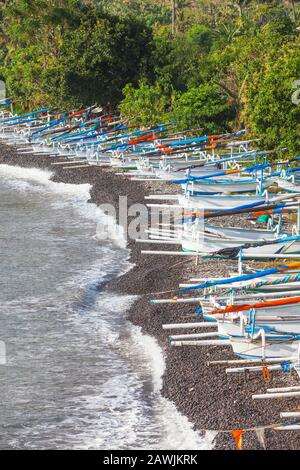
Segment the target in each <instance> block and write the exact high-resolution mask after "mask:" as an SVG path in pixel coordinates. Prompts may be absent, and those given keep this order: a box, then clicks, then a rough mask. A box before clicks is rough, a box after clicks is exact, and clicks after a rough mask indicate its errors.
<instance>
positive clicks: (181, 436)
mask: <svg viewBox="0 0 300 470" xmlns="http://www.w3.org/2000/svg"><path fill="white" fill-rule="evenodd" d="M50 178H51V173H50V172H46V171H41V170H37V169H23V168H19V167H12V166H7V165H0V217H1V223H0V261H1V271H0V299H1V307H0V341H1V342H3V343H4V344H5V348H6V364H4V365H0V408H1V409H0V449H202V448H203V449H204V448H210V447H211V439H210V436H209V435H206V436H205V437H204V438H203V437H201V436H200V435H199V434H198V433H197V432H195V431H193V428H192V425H191V424H190V423H189V421H188V420H187V418H186V417H184V416H182V415H181V414H180V413H179V412H178V411H177V410H176V408H175V406H174V405H173V404H172V403H171V402H169V401H168V400H166V399H165V398H163V397H162V396H161V394H160V389H161V385H162V375H163V372H164V367H165V363H164V357H163V352H162V350H161V349H160V347H159V346H158V344H157V342H156V340H154V339H153V338H150V337H148V336H144V335H143V334H142V333H141V331H140V329H139V328H138V327H135V326H133V325H132V324H131V323H129V322H128V321H127V320H126V309H127V308H128V307H129V306H130V305H131V304H132V302H133V301H134V297H129V296H121V295H117V294H112V293H108V292H107V291H105V288H104V285H105V282H107V281H108V280H110V279H112V278H115V277H117V276H120V275H121V274H122V273H124V272H125V271H126V270H128V269H130V264H129V262H128V256H129V253H128V251H127V249H126V247H125V243H124V240H122V239H121V238H120V237H119V239H118V238H117V237H116V236H115V234H113V235H112V236H111V237H108V239H106V240H103V239H102V237H100V239H99V237H97V235H96V232H97V230H96V229H97V227H98V229H99V224H100V225H101V223H102V222H101V221H103V214H102V213H101V211H100V209H99V208H97V207H96V206H95V205H94V204H89V203H87V201H88V199H89V197H90V195H89V190H90V187H89V185H68V184H63V183H54V182H52V181H51V180H50ZM3 343H1V344H3Z"/></svg>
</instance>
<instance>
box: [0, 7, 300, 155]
mask: <svg viewBox="0 0 300 470" xmlns="http://www.w3.org/2000/svg"><path fill="white" fill-rule="evenodd" d="M1 18H2V20H1V37H0V40H1V53H0V74H1V76H2V77H3V79H5V81H6V84H7V88H8V92H9V94H10V95H13V96H14V97H16V98H17V99H18V100H19V103H20V106H21V107H22V108H25V109H26V108H29V107H35V106H39V105H42V104H45V103H48V104H50V105H51V106H55V107H59V108H60V109H66V108H69V107H77V106H82V105H89V104H92V103H98V104H100V105H102V106H107V107H108V108H111V109H113V108H116V107H118V108H119V109H120V111H121V112H122V114H124V115H125V116H131V117H133V116H134V120H133V122H135V123H136V124H139V125H148V124H155V123H158V122H162V121H171V120H174V119H175V120H176V122H177V125H178V127H179V128H180V129H187V128H199V127H204V128H205V132H207V133H212V132H222V131H224V130H227V129H228V130H235V129H238V128H241V127H244V126H246V127H248V128H249V129H250V131H251V133H252V134H253V135H255V136H256V137H260V138H261V139H262V140H261V145H262V146H269V147H271V146H274V147H275V146H276V147H278V146H283V147H286V146H288V147H289V148H290V149H291V152H295V151H297V150H299V149H300V144H299V133H300V119H299V118H300V104H297V102H298V101H297V100H296V101H295V100H292V96H293V93H294V90H293V86H294V87H295V86H297V85H295V82H296V81H297V80H300V28H299V24H300V22H299V20H300V2H299V1H288V0H265V1H259V0H236V1H235V0H109V1H108V0H98V1H97V0H94V1H93V0H89V1H88V0H85V1H84V0H12V1H7V2H4V3H3V6H2V7H1ZM293 101H294V102H293Z"/></svg>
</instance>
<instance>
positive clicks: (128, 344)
mask: <svg viewBox="0 0 300 470" xmlns="http://www.w3.org/2000/svg"><path fill="white" fill-rule="evenodd" d="M51 176H52V173H51V172H49V171H45V170H39V169H35V168H30V169H27V168H21V167H12V166H9V165H0V178H2V179H4V180H5V181H6V182H7V183H9V185H10V186H11V187H12V188H14V189H16V190H18V191H37V192H46V193H51V194H59V195H61V196H63V197H62V198H60V199H59V200H55V201H53V202H52V203H53V204H54V205H56V207H57V208H63V206H64V204H70V203H71V204H72V205H73V206H74V207H76V210H78V211H79V213H80V215H81V216H82V217H85V218H87V219H90V220H95V221H96V222H97V223H98V224H99V223H100V225H101V223H103V225H105V224H104V222H105V220H104V215H103V212H102V211H101V209H99V208H98V207H97V206H96V205H94V204H87V201H88V199H89V197H90V194H89V191H90V185H88V184H84V185H74V184H64V183H55V182H53V181H51V179H50V178H51ZM106 222H107V221H106ZM107 226H108V227H110V228H111V232H110V236H111V240H113V241H114V243H116V244H117V245H119V246H122V247H123V246H124V240H122V232H121V231H118V230H116V224H115V222H114V220H109V221H108V223H107ZM97 234H98V235H99V233H98V232H97ZM100 239H102V238H101V236H100ZM123 265H124V263H122V267H123ZM102 267H103V268H104V269H103V270H104V272H105V271H106V267H105V266H102ZM98 268H99V266H98ZM98 268H96V266H95V268H93V267H92V268H91V270H89V272H88V273H85V274H83V277H82V278H81V279H78V278H76V279H73V280H72V282H76V283H77V286H83V287H84V286H85V285H86V284H87V283H88V281H91V279H92V278H94V277H95V279H99V271H98ZM124 269H126V270H127V269H129V265H126V267H125V268H124ZM65 287H66V286H64V288H65ZM62 290H64V289H62ZM133 299H134V298H133V297H120V296H112V295H109V296H107V297H106V296H101V299H100V300H99V304H97V305H96V307H95V310H94V311H93V310H92V311H90V312H89V319H86V320H85V323H80V326H81V328H84V327H85V326H86V327H87V328H90V326H91V325H92V327H93V328H95V330H94V331H95V334H99V333H100V335H99V337H101V341H105V342H106V343H107V344H109V345H111V346H112V347H116V348H119V350H121V351H123V353H124V354H125V355H126V356H127V357H128V360H130V358H131V357H132V356H134V360H135V361H137V360H139V361H140V363H142V366H141V367H140V369H141V371H142V370H143V367H144V371H145V376H148V371H149V370H151V373H152V386H153V392H152V393H153V394H154V400H153V403H154V405H151V406H154V407H155V410H154V413H153V414H155V415H156V417H157V419H159V420H160V428H161V430H162V433H161V435H162V436H163V440H162V441H161V440H160V441H159V442H158V441H157V439H156V437H155V432H157V431H156V427H153V425H152V427H151V426H150V429H149V430H148V429H146V427H147V423H148V419H149V418H148V416H147V413H146V412H145V411H144V409H143V407H144V404H143V401H142V400H139V398H136V397H132V396H131V389H130V383H126V381H125V383H124V380H123V381H122V382H120V378H119V377H115V378H114V379H113V378H112V381H111V382H110V381H108V382H107V387H106V388H107V395H108V396H107V397H106V398H107V402H108V403H109V402H110V403H111V407H112V409H113V411H114V413H115V414H114V416H115V418H111V417H107V418H105V416H102V420H104V419H107V433H108V435H107V436H104V435H103V432H104V431H105V429H106V426H103V421H102V422H101V423H98V425H97V420H98V418H96V419H95V420H94V421H93V426H92V427H93V429H94V431H95V429H96V428H97V427H98V428H99V432H100V430H101V433H102V439H101V438H100V437H97V438H96V439H95V441H93V437H92V436H91V434H90V433H89V432H88V431H87V435H86V444H85V445H83V443H82V436H81V438H80V443H77V448H80V447H81V448H82V447H86V448H99V446H100V448H101V446H102V445H103V446H105V445H108V443H110V446H113V447H114V446H115V448H116V447H117V445H118V443H122V445H123V446H124V447H123V448H126V446H127V448H132V447H133V446H134V445H135V443H136V442H137V439H138V440H140V445H141V446H143V448H145V447H146V445H145V442H146V443H147V442H149V443H150V444H149V446H150V447H149V448H151V447H154V448H155V447H156V448H159V449H164V448H166V449H207V448H211V442H212V439H211V437H210V436H209V435H207V436H205V438H203V437H201V436H200V435H199V433H198V432H195V431H194V430H193V425H192V424H191V423H190V422H189V420H188V419H187V418H186V417H185V416H183V415H182V414H181V413H179V412H178V410H177V409H176V407H175V405H174V404H173V403H172V402H170V401H169V400H167V399H165V398H163V397H162V395H161V393H160V391H161V388H162V380H163V374H164V371H165V367H166V364H165V359H164V354H163V351H162V349H161V348H160V346H159V344H158V343H157V341H156V340H155V339H154V338H152V337H150V336H145V335H144V334H143V333H142V331H141V329H140V328H138V327H135V326H133V325H130V326H128V328H129V336H128V335H127V336H125V338H124V341H122V337H121V334H120V332H119V331H116V329H115V323H114V322H112V321H110V317H111V315H122V314H123V313H122V312H124V311H125V310H126V309H127V308H128V307H129V305H130V304H131V302H132V301H133ZM29 300H31V302H29ZM41 300H42V299H27V305H26V307H27V310H28V312H32V311H33V312H34V311H35V310H36V307H37V305H38V306H39V307H41V305H43V303H44V308H45V311H47V309H48V307H49V306H50V307H51V309H52V310H53V309H54V310H55V305H54V306H53V305H52V302H51V301H52V299H51V298H49V299H48V298H45V299H43V300H44V302H41ZM7 307H8V305H7ZM10 307H15V306H14V305H10ZM22 309H24V305H23V306H22ZM51 309H50V310H51ZM52 310H51V311H50V314H51V313H52ZM8 311H9V309H8ZM102 312H105V315H104V317H103V314H102ZM21 314H22V315H24V310H22V311H21V312H20V315H21ZM93 318H94V319H95V318H97V320H98V321H97V322H96V324H95V323H93ZM69 320H70V319H66V321H69ZM72 321H77V320H76V315H74V316H73V317H72ZM78 321H80V322H81V319H80V318H79V319H78ZM64 335H65V336H66V340H67V338H68V335H67V331H66V332H65V333H64ZM61 340H63V337H62V338H61ZM141 371H140V373H142V372H141ZM146 372H147V373H146ZM121 378H122V376H121ZM127 379H128V376H127ZM114 380H115V382H114ZM129 380H132V381H133V383H132V388H133V389H135V390H136V394H137V397H140V395H142V393H143V391H142V388H143V382H142V380H141V379H139V377H137V380H136V378H135V374H132V375H130V376H129ZM113 390H118V396H117V397H116V398H114V397H112V398H111V397H110V395H111V391H113ZM82 398H83V399H84V397H82ZM99 400H100V401H101V396H98V395H97V396H95V395H91V396H87V397H86V403H87V404H88V406H90V407H92V409H95V408H96V406H99ZM109 400H111V401H109ZM120 402H122V403H123V405H124V404H125V405H126V404H127V405H126V406H125V407H124V409H126V410H127V411H128V412H127V411H126V416H124V409H122V407H121V410H122V411H120V412H119V411H118V409H119V408H120ZM95 403H96V405H95ZM152 411H153V410H152ZM143 412H144V414H145V416H144V417H142V414H143ZM118 413H119V414H118ZM124 418H126V420H125V421H126V423H127V425H125V421H124ZM143 419H144V423H145V426H143ZM79 421H80V420H79ZM114 421H115V422H114ZM120 422H121V423H123V424H124V426H120ZM74 424H75V425H76V423H73V425H74ZM79 424H80V423H79ZM35 431H36V432H37V433H39V432H41V429H38V428H36V429H35ZM112 431H113V432H112ZM45 432H46V434H48V433H49V428H48V429H47V430H46V431H45ZM101 433H100V434H101ZM151 433H153V435H154V437H153V435H151ZM143 434H144V436H143ZM78 437H79V436H78ZM114 439H115V440H114ZM113 444H114V445H113ZM141 448H142V447H141Z"/></svg>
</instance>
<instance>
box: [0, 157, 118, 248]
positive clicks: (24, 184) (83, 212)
mask: <svg viewBox="0 0 300 470" xmlns="http://www.w3.org/2000/svg"><path fill="white" fill-rule="evenodd" d="M52 176H53V173H52V172H50V171H47V170H40V169H37V168H22V167H18V166H11V165H0V178H1V179H3V180H4V181H5V182H6V183H7V184H9V185H10V186H11V187H12V188H13V189H15V190H17V191H23V192H26V191H31V192H43V193H50V194H54V195H55V194H58V195H62V196H63V198H62V199H60V200H56V201H53V202H52V204H53V207H54V208H55V209H58V210H62V209H63V208H64V207H65V206H66V205H69V204H72V206H73V207H74V208H75V209H76V210H77V211H78V212H79V214H80V216H81V217H83V218H85V219H87V220H92V221H94V222H95V223H96V224H97V226H96V234H95V238H96V239H97V240H99V241H105V240H106V241H110V242H112V243H113V244H114V245H115V246H117V247H119V248H126V240H125V237H124V230H123V228H122V227H120V226H119V225H117V224H116V220H115V219H114V218H113V217H112V216H110V215H107V214H105V213H104V212H103V211H102V210H101V208H99V207H98V206H97V205H96V204H87V202H88V200H89V199H90V189H91V185H90V184H66V183H57V182H54V181H51V177H52Z"/></svg>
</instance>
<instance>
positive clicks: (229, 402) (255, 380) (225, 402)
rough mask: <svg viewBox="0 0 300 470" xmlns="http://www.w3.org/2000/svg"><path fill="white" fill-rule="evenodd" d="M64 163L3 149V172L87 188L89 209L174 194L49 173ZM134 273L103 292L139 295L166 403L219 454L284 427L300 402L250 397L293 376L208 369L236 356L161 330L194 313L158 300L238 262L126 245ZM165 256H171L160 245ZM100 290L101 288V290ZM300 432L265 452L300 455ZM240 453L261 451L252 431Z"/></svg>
mask: <svg viewBox="0 0 300 470" xmlns="http://www.w3.org/2000/svg"><path fill="white" fill-rule="evenodd" d="M60 160H61V159H56V158H49V157H42V156H35V155H19V154H17V152H16V150H15V149H14V148H13V147H8V146H6V145H4V144H1V146H0V164H8V165H15V166H21V167H27V168H28V167H30V168H40V169H48V170H51V171H52V172H53V176H52V179H53V181H56V182H62V183H72V184H82V183H84V184H86V183H88V184H90V185H91V191H90V202H91V203H95V204H97V205H100V204H103V203H110V204H113V205H114V206H115V207H116V208H117V207H118V202H119V196H123V195H127V196H128V205H131V204H134V203H144V197H145V196H146V195H149V194H153V193H159V192H160V193H161V194H169V193H170V192H171V191H174V187H173V186H171V185H169V184H167V183H157V182H145V183H144V182H136V181H129V180H128V178H126V176H125V175H123V176H119V175H116V174H115V173H114V172H113V170H111V169H106V168H100V167H91V166H90V167H82V168H77V169H63V168H62V167H59V166H51V163H53V162H55V161H60ZM128 248H129V250H130V262H131V263H132V265H133V267H132V269H131V270H130V271H129V272H127V273H126V274H124V275H123V276H121V277H119V278H117V279H115V280H113V281H111V282H108V283H107V284H106V285H105V289H106V290H107V291H111V292H117V293H122V294H129V295H137V296H138V298H137V300H136V301H135V302H134V303H133V305H132V306H131V307H130V309H129V310H128V311H127V317H128V319H129V320H130V321H131V322H132V323H133V324H135V325H138V326H140V327H141V328H142V331H143V332H144V333H145V334H148V335H150V336H153V337H155V338H156V339H157V341H158V343H159V345H160V347H161V348H162V350H163V352H164V356H165V361H166V371H165V374H164V377H163V388H162V395H163V396H164V397H165V398H167V399H168V400H170V401H172V402H174V404H175V406H176V408H177V409H178V410H179V411H180V412H181V413H182V414H184V415H185V416H187V417H188V419H189V420H190V422H191V423H193V425H194V428H195V429H196V430H200V431H201V432H203V433H205V431H213V432H215V434H216V437H215V440H214V449H216V450H221V449H222V450H231V449H235V442H234V440H233V438H232V435H231V433H230V430H237V429H242V430H247V429H249V428H251V429H253V428H257V427H260V426H271V425H273V424H276V423H279V422H280V418H279V414H280V412H281V411H289V410H295V409H296V406H297V399H290V400H273V401H268V400H262V401H253V400H252V394H254V393H264V392H265V391H266V389H267V388H271V387H280V386H289V385H290V386H293V385H296V384H297V380H296V377H295V376H294V375H293V374H292V375H289V374H281V373H278V372H271V377H270V380H267V381H265V380H264V379H263V376H262V374H261V373H250V374H233V375H226V373H225V367H224V366H221V365H220V366H219V365H218V366H208V365H207V362H208V361H214V360H221V359H234V355H233V353H232V351H231V348H228V347H224V348H220V347H218V348H215V347H213V346H210V347H201V348H200V347H189V348H176V347H172V346H171V345H170V344H169V343H168V340H167V337H168V332H166V331H164V330H163V329H162V325H163V324H164V323H171V322H185V321H187V322H188V321H194V320H193V319H194V315H195V314H194V308H193V306H189V305H150V299H151V298H159V297H158V296H156V293H159V292H170V294H168V295H167V296H169V297H172V296H174V295H176V288H177V286H178V284H179V283H180V282H185V281H187V280H188V279H189V278H190V277H192V276H195V275H197V276H201V277H208V278H209V277H211V276H216V274H217V275H224V276H226V275H228V273H229V272H230V271H232V270H234V269H236V262H235V261H228V260H200V261H199V263H198V264H197V265H196V264H195V259H194V258H193V257H192V258H190V257H176V256H174V257H173V256H169V257H167V256H155V255H141V245H139V244H137V243H135V242H134V241H132V240H129V241H128ZM161 249H162V250H163V249H167V250H168V251H170V250H172V249H174V248H172V247H171V248H170V247H169V246H165V247H164V246H163V245H161ZM102 288H103V286H102ZM299 443H300V432H299V431H286V432H284V433H283V432H280V431H275V430H272V429H271V428H270V429H265V433H264V445H265V448H266V449H268V450H271V449H272V450H275V449H276V450H283V449H284V450H296V449H299ZM243 448H244V449H251V450H258V449H262V448H263V447H262V443H261V442H260V440H259V439H258V437H257V434H256V432H255V430H251V431H247V432H245V433H244V435H243Z"/></svg>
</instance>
